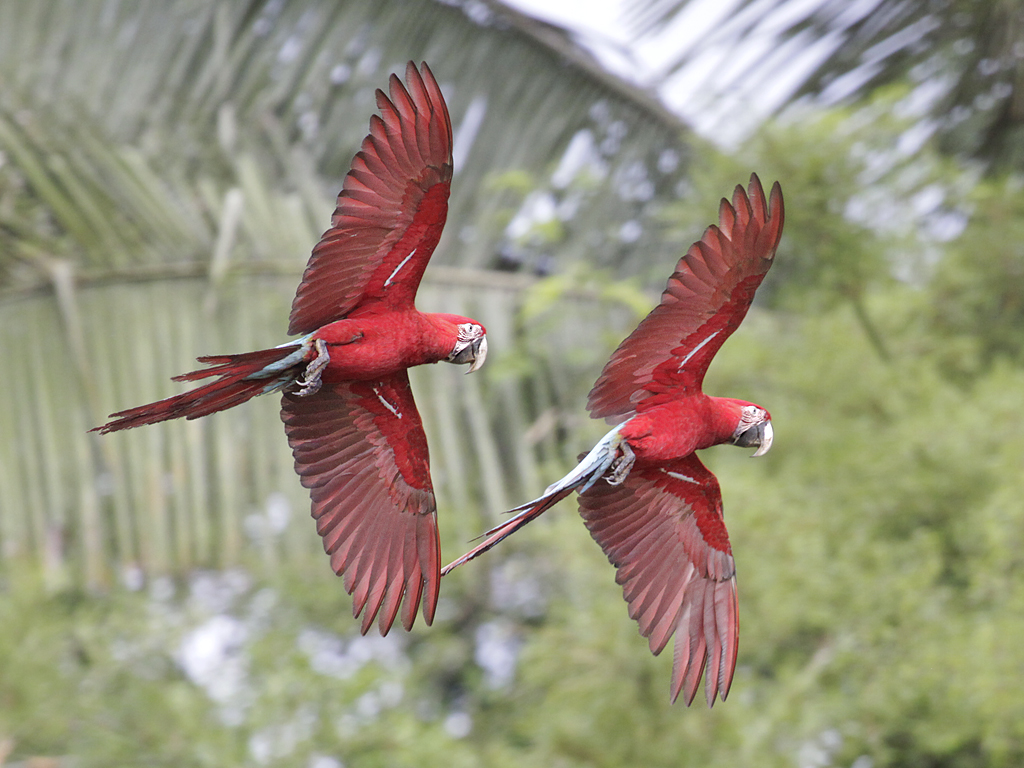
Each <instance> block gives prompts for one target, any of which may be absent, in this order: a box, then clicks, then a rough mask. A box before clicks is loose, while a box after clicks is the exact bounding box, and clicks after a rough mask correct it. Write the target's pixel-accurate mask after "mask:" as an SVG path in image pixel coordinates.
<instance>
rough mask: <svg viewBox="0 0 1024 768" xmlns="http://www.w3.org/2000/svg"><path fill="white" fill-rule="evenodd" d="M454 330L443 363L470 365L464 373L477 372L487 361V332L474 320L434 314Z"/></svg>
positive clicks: (458, 316)
mask: <svg viewBox="0 0 1024 768" xmlns="http://www.w3.org/2000/svg"><path fill="white" fill-rule="evenodd" d="M433 316H434V317H435V318H437V319H439V320H443V321H445V322H446V323H448V324H450V325H451V326H452V327H453V328H454V335H455V341H454V345H453V347H452V350H451V352H450V353H449V354H448V357H446V358H445V362H448V363H455V364H456V365H461V364H463V363H470V366H469V370H468V371H466V373H472V372H473V371H475V370H478V369H479V368H480V367H481V366H482V365H483V364H484V361H485V360H486V359H487V330H486V329H485V328H484V327H483V326H482V325H480V323H478V322H477V321H476V320H471V319H470V318H468V317H462V316H460V315H447V314H443V313H439V314H434V315H433Z"/></svg>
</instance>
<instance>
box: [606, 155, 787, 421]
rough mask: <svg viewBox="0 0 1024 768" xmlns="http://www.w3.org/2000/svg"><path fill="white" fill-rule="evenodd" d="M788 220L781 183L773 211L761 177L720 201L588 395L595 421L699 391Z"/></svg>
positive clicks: (615, 418) (768, 263) (776, 188)
mask: <svg viewBox="0 0 1024 768" xmlns="http://www.w3.org/2000/svg"><path fill="white" fill-rule="evenodd" d="M783 218H784V216H783V205H782V190H781V189H780V188H779V184H778V182H776V183H775V185H774V186H773V187H772V191H771V203H770V205H769V203H768V201H766V200H765V194H764V189H763V188H762V187H761V182H760V180H759V179H758V178H757V176H756V175H751V177H750V187H749V190H748V191H747V192H744V191H743V187H741V186H737V187H736V190H735V192H734V193H733V196H732V203H729V201H728V200H724V199H723V200H722V203H721V205H720V207H719V211H718V219H719V222H718V226H710V227H708V228H707V230H705V232H704V236H703V237H702V238H701V239H700V241H698V242H696V243H694V244H693V245H692V246H690V250H688V251H687V252H686V255H684V256H683V258H681V259H680V260H679V263H678V264H677V265H676V269H675V272H674V273H673V274H672V276H671V277H670V278H669V279H668V285H667V286H666V287H665V291H664V293H662V295H661V303H660V304H659V305H658V306H657V307H655V308H654V309H653V310H652V311H651V313H650V314H649V315H647V317H646V318H645V319H644V320H643V322H641V323H640V325H639V326H637V329H636V330H635V331H633V333H632V334H630V335H629V337H628V338H627V339H626V340H625V341H623V342H622V344H620V345H619V348H618V349H617V350H615V352H614V354H612V357H611V359H610V360H609V361H608V364H607V365H605V367H604V370H603V371H602V372H601V375H600V376H599V377H598V379H597V383H596V384H594V388H593V389H592V390H590V397H589V398H588V400H587V410H589V411H590V415H591V416H592V417H593V418H595V419H600V418H605V419H608V420H609V421H610V422H613V423H614V422H618V421H622V420H623V419H625V418H626V417H628V416H631V415H632V414H633V413H635V412H636V411H637V410H638V409H640V410H642V408H640V406H639V404H640V402H642V401H643V400H645V399H647V398H649V397H651V396H652V395H657V394H661V393H671V394H672V395H673V396H676V395H679V394H686V393H689V392H694V391H697V390H699V389H700V387H701V384H702V383H703V381H704V374H705V372H706V371H707V369H708V365H709V364H710V363H711V359H712V358H713V357H714V356H715V353H716V352H717V351H718V349H719V348H720V347H721V346H722V343H723V342H724V341H725V340H726V339H727V338H729V336H730V334H732V332H733V331H735V330H736V328H737V327H739V324H740V323H741V322H742V320H743V318H744V317H745V316H746V314H747V310H748V309H749V308H750V302H751V301H753V298H754V291H756V290H757V287H758V286H759V285H760V284H761V280H762V279H763V278H764V276H765V273H766V272H767V271H768V268H769V267H770V266H771V265H772V259H773V258H774V256H775V249H776V247H777V246H778V244H779V238H780V237H781V236H782V223H783ZM652 404H653V403H652Z"/></svg>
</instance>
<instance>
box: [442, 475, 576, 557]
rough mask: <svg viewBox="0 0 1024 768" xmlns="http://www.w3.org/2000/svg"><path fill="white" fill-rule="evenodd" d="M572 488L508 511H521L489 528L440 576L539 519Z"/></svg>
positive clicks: (571, 490) (571, 489)
mask: <svg viewBox="0 0 1024 768" xmlns="http://www.w3.org/2000/svg"><path fill="white" fill-rule="evenodd" d="M574 488H575V486H572V487H569V488H565V489H564V490H561V491H559V492H557V493H553V494H545V495H543V496H541V497H540V498H539V499H536V500H534V501H531V502H530V503H529V504H526V505H523V507H525V509H524V508H523V507H516V509H513V510H510V511H512V512H515V511H516V510H517V509H522V511H521V512H520V513H519V514H518V515H516V516H515V517H510V518H509V519H508V520H506V521H505V522H503V523H501V524H500V525H496V526H495V527H494V528H491V530H489V531H487V533H485V534H483V536H486V537H487V538H485V539H484V540H483V541H481V542H480V543H479V544H477V545H476V546H475V547H473V548H472V549H471V550H469V552H467V553H466V554H464V555H463V556H462V557H460V558H458V559H457V560H453V561H452V562H450V563H448V565H446V566H445V567H444V568H442V569H441V575H442V576H446V575H448V573H449V572H451V571H452V570H454V569H455V568H458V567H459V566H460V565H462V564H463V563H467V562H469V561H470V560H472V559H473V558H474V557H476V556H477V555H482V554H483V553H484V552H486V551H487V550H489V549H490V548H491V547H493V546H494V545H495V544H497V543H498V542H500V541H504V540H505V539H506V538H507V537H509V536H511V535H512V534H513V533H515V532H516V531H518V530H519V529H520V528H522V527H523V526H524V525H526V524H527V523H528V522H530V521H531V520H533V519H535V518H537V517H540V515H541V513H543V512H546V511H547V510H549V509H551V507H553V506H555V504H557V503H558V502H560V501H561V500H562V499H564V498H565V497H566V496H568V495H569V494H570V493H572V492H573V489H574Z"/></svg>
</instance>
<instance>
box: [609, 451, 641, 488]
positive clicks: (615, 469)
mask: <svg viewBox="0 0 1024 768" xmlns="http://www.w3.org/2000/svg"><path fill="white" fill-rule="evenodd" d="M619 448H621V449H622V455H621V456H617V457H616V459H615V461H613V462H612V465H611V467H610V468H609V470H608V474H607V475H605V478H604V479H605V480H606V481H607V483H608V485H622V482H623V481H624V480H625V479H626V476H627V475H629V470H631V469H632V468H633V462H634V461H636V454H635V453H633V449H632V448H630V447H629V443H627V442H626V441H625V440H623V441H622V442H621V443H619Z"/></svg>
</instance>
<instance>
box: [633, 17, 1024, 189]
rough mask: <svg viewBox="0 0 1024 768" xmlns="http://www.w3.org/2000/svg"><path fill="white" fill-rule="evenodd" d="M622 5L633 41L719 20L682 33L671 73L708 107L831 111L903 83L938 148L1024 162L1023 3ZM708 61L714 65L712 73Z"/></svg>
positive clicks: (998, 162)
mask: <svg viewBox="0 0 1024 768" xmlns="http://www.w3.org/2000/svg"><path fill="white" fill-rule="evenodd" d="M628 7H629V8H630V16H631V21H632V25H633V28H634V30H635V32H636V33H637V34H638V35H640V36H642V35H644V34H650V33H658V32H663V31H664V30H665V29H667V28H670V26H671V28H673V29H675V28H678V29H680V30H683V29H685V24H687V23H688V24H691V25H692V24H695V23H699V19H700V17H702V16H703V17H706V16H708V15H709V14H710V15H712V16H717V18H718V21H717V23H716V24H715V26H714V28H713V29H712V30H711V31H710V33H708V34H703V35H700V36H694V35H688V36H687V37H686V38H685V39H687V40H688V45H686V46H683V48H682V49H681V50H679V52H678V54H677V55H676V58H675V59H674V60H673V61H671V62H670V63H669V64H668V65H667V66H666V72H671V71H674V70H681V73H682V75H683V76H685V77H689V78H698V79H700V83H699V85H695V86H694V87H693V90H694V91H695V92H696V93H698V94H699V100H700V101H702V102H703V103H705V104H706V105H713V104H714V103H715V102H716V101H718V100H721V99H722V97H723V96H725V95H728V98H729V101H730V102H731V104H732V105H733V107H735V108H737V109H743V110H746V109H747V106H746V105H748V104H749V103H750V102H751V101H753V102H754V103H755V104H759V105H761V106H762V107H767V108H768V109H770V110H775V109H778V108H780V107H782V106H783V105H784V104H786V103H789V102H791V101H793V100H799V99H801V98H802V97H807V96H810V97H812V98H814V99H816V100H818V101H819V103H824V104H836V103H838V102H842V101H851V100H852V101H857V100H860V99H863V98H870V97H871V94H872V93H873V92H874V90H875V89H876V88H878V87H879V86H882V85H886V84H892V83H909V84H911V86H912V90H911V92H910V93H909V94H908V98H907V100H906V104H905V108H906V109H908V110H910V111H912V112H913V113H914V114H915V116H916V117H917V118H918V120H919V124H918V129H919V131H920V132H921V133H922V134H923V135H927V134H930V133H935V134H936V136H937V138H938V140H939V146H940V147H941V148H942V149H943V151H946V152H949V153H952V154H956V155H958V156H960V157H964V158H972V159H977V160H980V161H982V162H984V163H985V164H986V165H987V166H988V168H990V169H993V170H997V169H1000V168H1005V167H1013V168H1016V169H1020V168H1022V167H1024V143H1022V142H1021V135H1022V131H1024V106H1022V105H1024V7H1022V6H1021V5H1020V3H1016V2H989V0H939V1H937V2H904V0H864V1H863V2H855V3H850V2H845V1H844V0H813V1H812V2H809V3H808V2H795V1H794V0H767V2H765V1H764V0H758V1H757V2H754V0H737V2H734V3H728V4H715V3H708V2H705V1H704V0H631V2H630V3H629V4H628ZM672 25H676V26H672ZM738 51H742V52H743V54H742V55H737V52H738ZM712 60H713V61H715V62H717V65H716V66H713V67H708V66H707V63H708V62H709V61H712ZM712 72H713V74H711V73H712Z"/></svg>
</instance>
